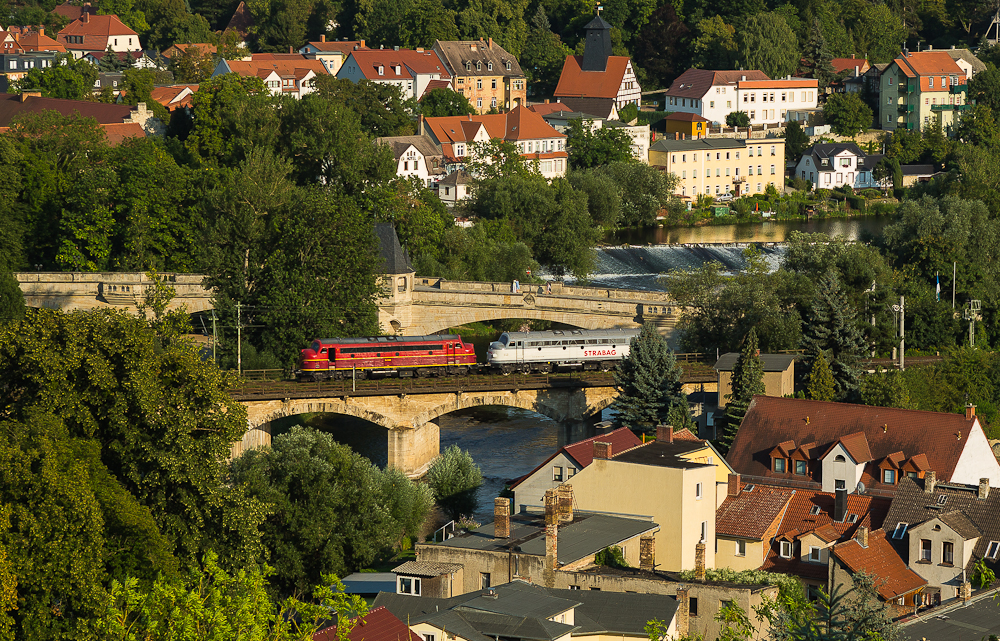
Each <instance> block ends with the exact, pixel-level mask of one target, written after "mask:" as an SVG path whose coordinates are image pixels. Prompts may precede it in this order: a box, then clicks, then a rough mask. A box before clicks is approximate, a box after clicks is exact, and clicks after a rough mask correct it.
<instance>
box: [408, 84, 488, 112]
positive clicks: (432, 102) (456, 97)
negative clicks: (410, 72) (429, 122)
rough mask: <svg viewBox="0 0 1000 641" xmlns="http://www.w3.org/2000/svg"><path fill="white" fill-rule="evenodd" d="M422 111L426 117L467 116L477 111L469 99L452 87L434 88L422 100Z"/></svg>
mask: <svg viewBox="0 0 1000 641" xmlns="http://www.w3.org/2000/svg"><path fill="white" fill-rule="evenodd" d="M420 113H421V114H422V115H423V116H424V117H426V118H434V117H438V116H467V115H471V114H474V113H476V108H475V107H473V106H472V103H471V102H469V99H468V98H466V97H465V96H463V95H462V94H460V93H458V92H457V91H453V90H451V89H447V88H443V87H439V88H437V89H432V90H431V91H430V92H429V93H428V94H427V95H425V96H424V97H423V98H422V99H421V100H420Z"/></svg>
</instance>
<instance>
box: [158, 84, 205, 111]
mask: <svg viewBox="0 0 1000 641" xmlns="http://www.w3.org/2000/svg"><path fill="white" fill-rule="evenodd" d="M196 91H198V85H197V84H187V85H168V86H165V87H154V88H153V91H152V92H151V93H150V97H151V98H152V99H153V100H155V101H156V102H158V103H160V104H161V105H163V106H164V107H166V108H167V111H173V110H174V109H180V108H187V107H190V106H191V96H193V95H194V92H196Z"/></svg>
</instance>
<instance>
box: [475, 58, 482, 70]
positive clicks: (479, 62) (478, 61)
mask: <svg viewBox="0 0 1000 641" xmlns="http://www.w3.org/2000/svg"><path fill="white" fill-rule="evenodd" d="M482 70H483V63H482V61H480V60H477V61H476V71H482Z"/></svg>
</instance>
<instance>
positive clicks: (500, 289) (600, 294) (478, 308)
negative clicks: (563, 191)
mask: <svg viewBox="0 0 1000 641" xmlns="http://www.w3.org/2000/svg"><path fill="white" fill-rule="evenodd" d="M15 277H16V278H17V280H18V282H19V283H20V285H21V291H22V292H24V298H25V302H26V303H27V304H28V306H29V307H40V308H49V309H59V310H62V311H67V312H68V311H73V310H77V309H93V308H102V307H104V308H108V307H111V308H121V309H133V310H134V309H135V303H136V300H137V299H139V298H141V296H142V294H143V292H144V291H145V289H146V288H147V287H149V286H150V280H149V278H148V277H147V276H146V275H145V274H142V273H123V272H93V273H89V272H22V273H18V274H15ZM160 277H162V278H163V279H164V280H166V281H167V283H168V284H169V285H171V286H172V287H174V289H175V290H176V292H177V295H176V297H175V298H174V299H173V300H172V301H171V308H177V307H180V306H182V305H183V306H185V307H186V308H187V310H188V311H189V312H201V311H207V310H210V309H212V306H213V304H212V291H211V290H208V289H205V287H204V286H203V285H202V282H203V281H204V278H205V277H204V276H203V275H201V274H173V273H164V274H160ZM382 285H383V290H384V292H385V296H384V297H383V298H382V299H381V300H379V303H378V304H379V322H380V323H381V326H382V329H383V331H385V332H387V333H394V334H407V335H411V336H413V335H417V336H421V335H426V334H435V333H438V332H440V331H442V330H445V329H447V328H449V327H456V326H458V325H463V324H466V323H471V322H476V321H490V320H497V319H509V318H525V319H539V320H547V321H552V322H555V323H560V324H563V325H567V326H571V327H578V328H583V329H608V328H612V327H639V326H640V325H641V324H642V323H643V322H645V321H651V322H653V323H654V324H655V325H656V326H657V327H658V328H660V330H661V332H663V333H664V334H668V333H669V332H670V331H671V330H672V329H673V328H674V326H675V325H676V323H677V318H678V313H679V311H678V308H677V307H676V306H675V305H674V304H673V303H672V302H671V301H670V299H669V297H668V296H667V294H666V293H665V292H653V291H642V290H629V289H614V288H607V287H577V286H570V285H564V284H563V283H552V284H551V289H550V290H549V289H547V288H546V287H545V286H542V285H527V284H525V285H523V286H522V287H521V289H520V291H517V292H515V291H512V290H513V284H512V283H509V282H505V283H492V282H472V281H447V280H443V279H440V278H417V277H416V276H415V275H414V274H413V273H412V272H411V273H407V274H402V275H399V274H396V275H391V276H384V277H382Z"/></svg>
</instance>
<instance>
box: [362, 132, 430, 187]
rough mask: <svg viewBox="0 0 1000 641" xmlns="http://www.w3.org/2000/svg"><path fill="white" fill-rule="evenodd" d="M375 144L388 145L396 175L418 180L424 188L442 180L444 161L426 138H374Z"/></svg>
mask: <svg viewBox="0 0 1000 641" xmlns="http://www.w3.org/2000/svg"><path fill="white" fill-rule="evenodd" d="M375 143H376V144H380V145H389V146H390V147H391V148H392V155H393V158H395V159H396V175H397V176H400V177H403V178H408V177H411V176H412V177H414V178H417V179H419V180H420V181H421V182H422V183H423V184H424V185H425V186H427V187H433V186H434V185H435V184H436V183H437V182H438V181H440V180H441V179H442V178H444V175H445V169H444V159H443V157H442V155H441V149H440V148H439V147H438V146H437V145H435V144H434V141H433V140H431V139H430V138H429V137H428V136H390V137H385V138H376V139H375Z"/></svg>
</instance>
